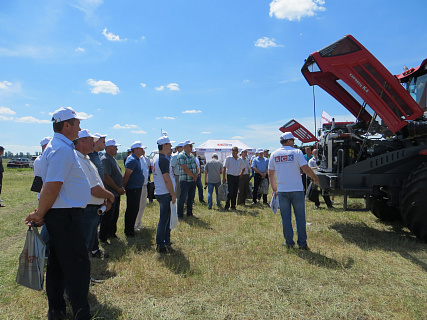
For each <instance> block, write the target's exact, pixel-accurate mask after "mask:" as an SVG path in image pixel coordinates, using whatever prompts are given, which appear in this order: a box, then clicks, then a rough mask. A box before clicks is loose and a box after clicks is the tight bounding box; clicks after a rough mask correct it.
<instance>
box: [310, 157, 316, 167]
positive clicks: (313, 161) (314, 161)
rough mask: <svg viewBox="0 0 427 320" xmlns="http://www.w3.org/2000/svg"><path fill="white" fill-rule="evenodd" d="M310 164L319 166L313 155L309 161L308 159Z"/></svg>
mask: <svg viewBox="0 0 427 320" xmlns="http://www.w3.org/2000/svg"><path fill="white" fill-rule="evenodd" d="M308 166H309V167H310V168H317V159H316V158H314V157H312V158H311V159H310V160H309V161H308Z"/></svg>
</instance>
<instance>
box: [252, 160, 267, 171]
mask: <svg viewBox="0 0 427 320" xmlns="http://www.w3.org/2000/svg"><path fill="white" fill-rule="evenodd" d="M252 168H257V169H258V170H259V171H261V172H262V173H264V172H265V170H267V168H268V159H266V158H260V157H256V158H255V159H254V161H252Z"/></svg>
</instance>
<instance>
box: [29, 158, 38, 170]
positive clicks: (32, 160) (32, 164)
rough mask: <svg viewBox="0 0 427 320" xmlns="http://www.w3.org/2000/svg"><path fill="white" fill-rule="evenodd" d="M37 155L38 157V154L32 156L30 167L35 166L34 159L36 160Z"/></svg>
mask: <svg viewBox="0 0 427 320" xmlns="http://www.w3.org/2000/svg"><path fill="white" fill-rule="evenodd" d="M37 157H38V156H32V157H31V160H30V168H33V167H34V161H36V159H37Z"/></svg>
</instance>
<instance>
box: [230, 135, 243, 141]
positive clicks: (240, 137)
mask: <svg viewBox="0 0 427 320" xmlns="http://www.w3.org/2000/svg"><path fill="white" fill-rule="evenodd" d="M230 139H232V140H243V139H246V138H244V137H242V136H234V137H231V138H230Z"/></svg>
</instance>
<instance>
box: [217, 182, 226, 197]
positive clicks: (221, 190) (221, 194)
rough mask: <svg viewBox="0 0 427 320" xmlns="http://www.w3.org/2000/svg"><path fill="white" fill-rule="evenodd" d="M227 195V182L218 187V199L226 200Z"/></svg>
mask: <svg viewBox="0 0 427 320" xmlns="http://www.w3.org/2000/svg"><path fill="white" fill-rule="evenodd" d="M227 196H228V187H227V184H226V183H224V184H222V185H220V186H219V187H218V200H219V201H227Z"/></svg>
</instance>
